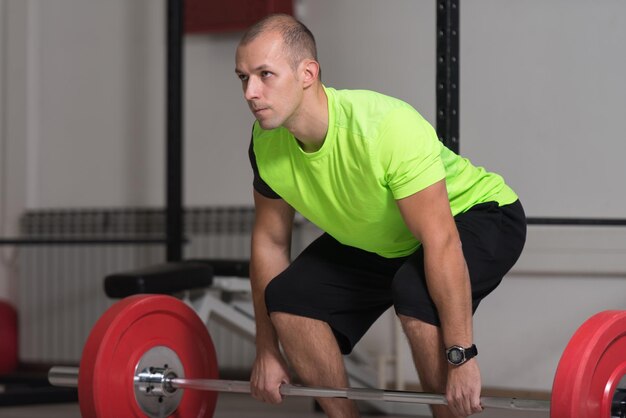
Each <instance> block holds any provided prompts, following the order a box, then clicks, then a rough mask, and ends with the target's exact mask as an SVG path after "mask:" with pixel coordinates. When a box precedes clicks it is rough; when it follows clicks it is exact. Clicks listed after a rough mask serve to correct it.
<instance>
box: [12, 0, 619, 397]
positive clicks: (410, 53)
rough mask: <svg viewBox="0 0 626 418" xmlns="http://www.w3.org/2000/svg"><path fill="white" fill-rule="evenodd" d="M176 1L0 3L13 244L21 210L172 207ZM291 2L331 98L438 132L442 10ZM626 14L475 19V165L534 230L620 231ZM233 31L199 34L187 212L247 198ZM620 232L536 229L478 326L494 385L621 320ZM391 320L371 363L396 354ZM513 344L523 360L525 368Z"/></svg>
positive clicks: (471, 18)
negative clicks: (168, 182)
mask: <svg viewBox="0 0 626 418" xmlns="http://www.w3.org/2000/svg"><path fill="white" fill-rule="evenodd" d="M599 3H601V7H599ZM163 4H164V2H163V1H155V0H133V1H130V2H129V1H125V0H109V1H106V2H95V1H93V2H86V1H84V0H45V1H44V0H0V21H1V22H2V27H1V28H0V45H1V46H2V48H1V49H0V91H2V96H1V100H0V115H2V117H1V118H0V134H1V141H2V142H1V143H2V147H1V148H0V151H1V152H2V155H1V156H0V161H1V164H2V170H0V176H1V179H0V180H1V183H0V184H2V193H3V199H2V207H0V212H1V214H2V219H1V225H2V228H3V230H2V233H3V234H6V235H13V234H15V232H16V226H17V222H16V220H17V217H18V216H19V214H20V213H21V212H22V211H23V209H25V208H57V207H92V206H97V207H102V206H107V207H108V206H135V205H142V206H143V205H148V206H159V205H161V204H162V202H163V200H164V192H163V189H164V169H163V165H164V155H163V148H164V126H165V123H164V120H163V116H164V113H165V111H164V106H165V104H164V83H165V79H164V59H165V58H164V57H165V49H164V39H165V30H164V19H165V17H164V10H163ZM296 5H297V8H296V10H297V13H298V15H299V17H300V18H301V19H302V20H303V21H304V22H305V23H306V24H307V25H308V26H309V27H310V28H311V29H312V30H313V32H314V33H315V34H316V36H317V40H318V44H319V52H320V54H319V55H320V60H321V65H322V68H323V77H324V81H325V83H326V84H328V85H330V86H333V87H338V88H368V89H374V90H378V91H381V92H383V93H387V94H390V95H394V96H397V97H400V98H402V99H404V100H406V101H408V102H409V103H411V104H413V105H414V106H415V107H416V108H417V109H418V110H419V111H420V112H421V113H422V114H423V115H424V116H425V117H426V118H427V119H429V120H430V121H432V122H434V109H435V86H434V84H435V83H434V81H435V61H434V57H435V2H434V0H422V1H415V0H390V1H385V2H382V1H375V0H297V1H296ZM625 14H626V2H623V1H621V0H600V2H598V1H594V0H575V1H571V0H550V1H546V0H528V1H524V2H519V1H515V0H508V1H502V0H499V1H496V0H474V1H472V2H466V3H463V4H462V5H461V58H460V59H461V68H462V70H461V112H460V114H461V136H460V138H461V152H462V153H463V154H464V155H466V156H468V157H470V158H471V159H472V160H473V161H475V162H476V163H477V164H479V165H485V166H486V167H487V168H489V169H493V170H495V171H498V172H500V173H501V174H503V175H504V176H505V177H506V178H507V180H508V181H509V182H510V183H511V184H512V185H513V186H514V187H515V189H516V190H517V191H518V192H519V193H520V195H521V197H522V199H523V202H524V204H525V206H526V209H527V212H528V214H529V215H531V216H541V215H546V216H614V217H624V214H623V211H622V209H621V208H622V207H623V206H624V204H625V203H626V196H625V192H624V190H625V189H624V187H623V184H622V183H623V179H624V178H626V168H625V165H624V164H623V157H622V155H624V151H626V142H625V141H624V139H625V138H624V129H623V127H622V124H621V121H622V119H623V115H624V114H626V82H624V78H623V74H622V73H623V68H625V67H626V55H624V54H622V53H620V51H621V49H620V48H621V44H622V43H623V40H624V39H626V26H624V25H620V24H619V18H620V16H624V15H625ZM238 37H239V34H223V35H194V36H188V37H187V38H186V43H185V53H186V83H187V89H186V144H185V147H186V150H185V157H186V164H187V165H186V172H185V175H186V176H185V202H186V204H187V205H194V206H195V205H224V204H250V203H251V193H250V175H251V172H250V169H249V164H248V161H247V146H248V141H249V137H250V126H251V123H252V117H251V115H250V114H249V111H248V110H247V107H246V105H245V103H244V101H243V99H242V97H241V91H240V87H239V82H238V80H237V79H236V77H235V76H234V72H233V70H234V50H235V47H236V44H237V41H238ZM624 238H626V237H624V232H622V230H617V229H602V230H599V229H595V230H591V229H588V228H539V227H531V228H530V236H529V243H528V245H527V248H526V251H525V254H524V256H523V258H522V260H521V261H520V263H519V265H518V268H517V269H516V271H515V272H514V273H513V274H511V275H510V276H509V277H508V278H507V280H506V281H505V283H504V284H503V285H502V287H501V288H500V289H498V291H497V292H496V293H495V294H494V295H493V296H492V297H491V298H489V299H488V300H487V301H485V303H484V304H483V305H482V306H481V308H480V309H479V311H478V314H477V320H476V338H477V341H478V342H479V345H480V348H481V356H480V357H481V364H482V365H483V375H484V378H485V384H486V385H488V386H489V385H490V386H501V387H508V386H510V387H514V388H534V389H548V388H549V386H550V384H551V375H552V373H553V372H554V368H555V367H556V361H557V357H558V353H559V352H560V351H561V350H562V349H563V347H564V346H565V343H566V342H567V340H568V339H569V337H570V335H571V332H572V330H573V329H575V328H576V326H578V324H580V322H582V320H583V318H585V317H586V316H588V315H589V314H590V313H591V312H593V311H596V310H601V309H605V308H622V309H623V308H624V305H625V303H624V302H623V300H624V298H623V294H624V291H626V289H625V287H626V284H625V283H626V281H624V280H622V279H623V278H624V276H625V275H626V265H625V262H624V261H623V260H626V257H624V252H626V249H625V248H624V246H623V242H626V241H625V240H624ZM11 251H12V250H10V249H8V250H7V249H2V255H3V259H2V263H3V264H2V269H0V297H1V296H2V295H7V294H8V295H9V297H12V296H11V292H12V290H11V288H12V287H14V286H15V281H14V280H15V279H10V278H9V277H11V276H10V271H11V269H10V268H9V267H8V266H10V263H7V261H6V259H7V257H8V258H9V259H10V255H11ZM385 321H386V319H383V320H382V321H381V322H380V323H379V324H377V325H376V332H374V333H372V334H371V335H368V337H367V338H366V339H365V341H364V349H365V350H366V351H368V350H369V351H376V352H384V351H385V350H386V349H388V344H386V341H387V340H388V336H389V334H390V327H389V323H388V322H385ZM509 343H510V344H512V346H513V347H514V348H513V349H514V350H515V351H514V353H525V354H524V356H523V357H520V358H517V357H515V356H514V358H516V360H515V361H511V359H510V357H507V356H506V353H505V352H504V351H502V350H501V348H502V347H503V346H505V345H506V344H509ZM405 361H407V362H408V361H410V360H409V358H408V352H405ZM407 364H408V363H407ZM406 373H407V374H406V377H407V378H409V379H414V374H413V372H411V371H410V368H409V367H407V372H406ZM513 375H514V376H515V378H514V379H513V378H511V376H513Z"/></svg>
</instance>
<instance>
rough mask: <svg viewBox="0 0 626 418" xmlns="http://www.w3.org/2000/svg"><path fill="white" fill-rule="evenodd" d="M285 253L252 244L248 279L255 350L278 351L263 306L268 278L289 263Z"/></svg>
mask: <svg viewBox="0 0 626 418" xmlns="http://www.w3.org/2000/svg"><path fill="white" fill-rule="evenodd" d="M287 253H288V251H285V250H279V249H268V248H267V247H266V248H263V246H262V245H254V244H253V247H252V257H251V260H250V281H251V285H252V298H253V304H254V316H255V321H256V347H257V352H258V351H275V352H278V351H279V349H278V338H277V336H276V331H275V330H274V326H273V325H272V322H271V321H270V318H269V316H268V314H267V309H266V307H265V288H266V287H267V285H268V283H269V282H270V280H272V279H273V278H274V277H276V276H277V275H278V274H279V273H280V272H281V271H283V270H284V269H285V268H287V266H288V265H289V255H288V254H287Z"/></svg>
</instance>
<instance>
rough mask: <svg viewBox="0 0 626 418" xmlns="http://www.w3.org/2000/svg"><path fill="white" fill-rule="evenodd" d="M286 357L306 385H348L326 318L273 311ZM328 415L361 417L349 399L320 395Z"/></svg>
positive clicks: (339, 417) (337, 347)
mask: <svg viewBox="0 0 626 418" xmlns="http://www.w3.org/2000/svg"><path fill="white" fill-rule="evenodd" d="M271 319H272V323H273V324H274V327H275V328H276V331H277V333H278V339H279V341H280V343H281V344H282V346H283V348H284V350H285V353H286V354H287V358H288V359H289V362H290V363H291V365H292V367H293V368H294V369H295V371H296V373H297V374H298V376H299V377H300V379H302V381H303V383H304V384H305V385H307V386H324V387H335V388H346V387H348V377H347V375H346V371H345V367H344V364H343V357H342V355H341V351H340V350H339V346H338V345H337V341H336V340H335V336H334V335H333V333H332V331H331V329H330V327H329V326H328V324H327V323H325V322H323V321H318V320H315V319H310V318H305V317H301V316H296V315H291V314H287V313H282V312H274V313H272V314H271ZM316 400H317V402H318V403H319V404H320V406H321V407H322V409H324V412H326V415H328V417H329V418H358V417H359V412H358V409H357V407H356V404H355V403H354V402H353V401H350V400H347V399H330V398H325V399H322V398H317V399H316Z"/></svg>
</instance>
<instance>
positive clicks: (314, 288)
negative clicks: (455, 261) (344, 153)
mask: <svg viewBox="0 0 626 418" xmlns="http://www.w3.org/2000/svg"><path fill="white" fill-rule="evenodd" d="M455 222H456V226H457V229H458V231H459V235H460V238H461V242H462V244H463V253H464V256H465V261H466V263H467V267H468V270H469V275H470V280H471V284H472V299H473V310H474V311H475V310H476V308H477V307H478V304H479V303H480V301H481V300H482V299H483V298H484V297H485V296H487V295H488V294H489V293H491V292H492V291H493V290H494V289H495V288H496V287H497V286H498V285H499V284H500V282H501V281H502V278H503V277H504V275H505V274H506V273H507V272H508V271H509V270H510V269H511V267H513V265H514V264H515V262H516V261H517V259H518V258H519V256H520V254H521V252H522V248H523V247H524V242H525V239H526V217H525V215H524V209H523V208H522V205H521V203H520V202H519V201H517V202H515V203H513V204H510V205H505V206H502V207H500V206H499V205H498V204H497V203H496V202H489V203H483V204H479V205H476V206H474V207H473V208H471V209H470V210H469V211H467V212H465V213H462V214H459V215H457V216H456V217H455ZM265 303H266V306H267V310H268V312H269V313H272V312H286V313H291V314H294V315H299V316H305V317H309V318H314V319H319V320H322V321H325V322H327V323H328V324H329V325H330V327H331V329H332V330H333V333H334V334H335V337H336V339H337V342H338V344H339V347H340V349H341V351H342V353H344V354H347V353H350V352H351V351H352V348H353V347H354V345H355V344H356V343H357V342H358V341H359V340H360V339H361V337H362V336H363V335H364V334H365V332H366V331H367V330H368V329H369V327H370V326H371V325H372V324H373V323H374V321H376V319H377V318H378V317H379V316H380V315H381V314H382V313H383V312H385V311H386V310H387V309H388V308H389V307H390V306H392V305H393V306H394V308H395V310H396V313H397V314H402V315H407V316H410V317H414V318H417V319H419V320H422V321H424V322H427V323H429V324H433V325H436V326H439V325H440V321H439V316H438V314H437V308H436V306H435V304H434V302H433V300H432V299H431V297H430V295H429V293H428V288H427V286H426V280H425V275H424V252H423V249H422V248H421V247H420V248H419V249H418V250H417V251H416V252H415V253H413V254H412V255H410V256H408V257H400V258H385V257H381V256H379V255H377V254H374V253H370V252H367V251H363V250H360V249H358V248H354V247H349V246H346V245H343V244H340V243H339V242H337V241H336V240H335V239H334V238H332V237H331V236H330V235H328V234H323V235H322V236H320V237H319V238H318V239H316V240H315V241H314V242H313V243H311V245H309V246H308V247H307V248H306V249H305V250H304V251H303V252H302V253H301V254H300V255H299V256H298V257H297V258H296V259H295V260H294V261H293V262H292V263H291V265H290V266H289V267H287V269H285V271H283V272H282V273H281V274H279V275H278V276H276V277H275V278H274V279H273V280H272V281H271V282H270V283H269V284H268V286H267V288H266V291H265Z"/></svg>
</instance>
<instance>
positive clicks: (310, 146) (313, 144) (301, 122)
mask: <svg viewBox="0 0 626 418" xmlns="http://www.w3.org/2000/svg"><path fill="white" fill-rule="evenodd" d="M307 93H308V95H307ZM285 128H287V130H289V132H291V133H292V134H293V136H295V137H296V138H297V139H298V142H299V143H300V146H301V147H302V149H303V150H304V151H306V152H314V151H317V150H319V149H320V148H321V147H322V145H323V144H324V140H325V139H326V132H328V98H327V97H326V92H325V91H324V88H323V87H322V84H321V83H317V84H316V85H315V86H311V91H306V92H305V98H304V100H303V101H302V106H301V110H300V112H299V113H298V117H297V119H296V120H295V121H293V123H288V124H285Z"/></svg>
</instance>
